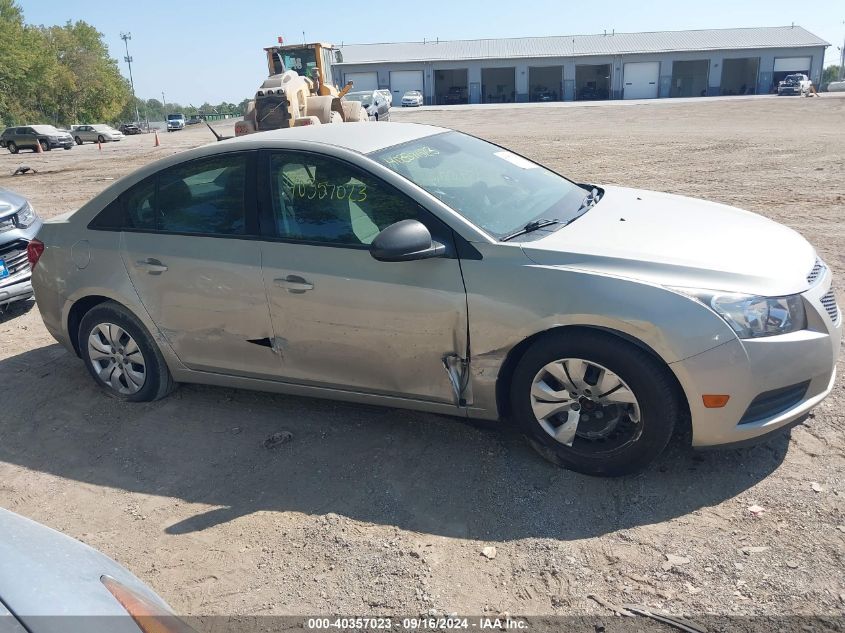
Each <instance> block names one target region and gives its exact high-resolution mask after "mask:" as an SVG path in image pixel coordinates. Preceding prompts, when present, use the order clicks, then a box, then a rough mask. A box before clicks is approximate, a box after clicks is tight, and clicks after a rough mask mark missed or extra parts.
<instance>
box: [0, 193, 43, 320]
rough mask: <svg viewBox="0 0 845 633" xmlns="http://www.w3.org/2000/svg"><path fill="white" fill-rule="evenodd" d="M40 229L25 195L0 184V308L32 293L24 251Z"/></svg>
mask: <svg viewBox="0 0 845 633" xmlns="http://www.w3.org/2000/svg"><path fill="white" fill-rule="evenodd" d="M40 228H41V218H39V217H38V214H37V213H36V212H35V210H34V209H33V208H32V205H30V204H29V202H27V200H26V198H24V197H23V196H20V195H18V194H16V193H15V192H14V191H9V190H8V189H3V188H2V187H0V307H2V306H5V305H8V304H10V303H12V302H13V301H20V300H22V299H29V298H30V297H31V296H32V284H31V283H30V277H31V275H30V269H29V261H28V259H27V254H26V251H27V247H28V246H29V242H30V240H31V239H32V238H34V237H35V234H36V233H37V232H38V230H39V229H40Z"/></svg>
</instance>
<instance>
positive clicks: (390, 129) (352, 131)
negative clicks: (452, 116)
mask: <svg viewBox="0 0 845 633" xmlns="http://www.w3.org/2000/svg"><path fill="white" fill-rule="evenodd" d="M449 131H450V130H448V129H446V128H442V127H435V126H433V125H421V124H419V123H337V124H328V125H305V126H302V127H293V128H288V129H286V130H272V131H270V132H257V133H255V134H248V135H247V136H240V137H238V138H234V139H229V140H226V141H223V142H221V143H218V144H217V145H218V146H223V145H238V144H244V145H246V144H248V143H249V144H252V143H261V142H262V141H263V142H266V143H267V144H268V145H272V144H273V143H274V142H276V141H305V142H310V143H320V144H324V145H333V146H335V147H343V148H345V149H348V150H351V151H353V152H358V153H360V154H369V153H370V152H375V151H378V150H380V149H385V148H387V147H392V146H394V145H399V144H401V143H407V142H408V141H414V140H417V139H420V138H425V137H426V136H433V135H434V134H441V133H442V132H449Z"/></svg>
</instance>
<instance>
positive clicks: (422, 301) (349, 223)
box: [260, 152, 467, 403]
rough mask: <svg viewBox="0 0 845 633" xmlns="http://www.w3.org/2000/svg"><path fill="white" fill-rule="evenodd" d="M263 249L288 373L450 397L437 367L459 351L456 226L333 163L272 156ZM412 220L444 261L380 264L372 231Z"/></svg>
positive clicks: (265, 167) (445, 376)
mask: <svg viewBox="0 0 845 633" xmlns="http://www.w3.org/2000/svg"><path fill="white" fill-rule="evenodd" d="M260 170H261V172H260V173H262V174H263V175H264V177H265V178H266V179H267V182H266V183H265V186H264V187H263V188H262V191H263V193H264V195H265V198H264V202H265V204H264V207H265V208H264V212H263V215H262V224H263V225H264V226H267V227H268V228H269V233H270V234H271V235H272V236H274V237H275V239H273V238H269V239H268V240H267V241H265V242H264V243H263V244H262V253H263V255H262V260H263V272H264V281H265V285H266V286H267V291H268V296H269V300H270V310H271V314H272V319H273V329H274V333H275V338H274V341H273V347H274V348H275V350H276V351H277V353H278V354H279V358H280V361H281V369H280V372H281V375H282V377H283V378H284V379H285V380H289V381H294V382H298V383H304V384H316V385H320V386H326V387H331V388H338V389H347V390H354V391H363V392H371V393H379V394H384V395H390V396H400V397H407V398H414V399H420V400H427V401H434V402H442V403H456V402H457V401H458V398H457V396H456V393H455V390H454V389H453V385H452V381H451V380H450V375H449V373H448V372H447V369H446V367H445V365H444V361H445V362H446V364H450V363H451V364H452V366H454V363H455V362H456V361H457V362H459V360H458V359H460V358H463V357H464V355H465V351H466V331H467V321H466V319H467V314H466V296H465V291H464V285H463V279H462V276H461V271H460V266H459V263H458V259H457V258H456V257H455V256H454V246H453V244H452V233H451V231H450V230H449V229H448V227H445V226H444V225H442V224H440V223H438V222H437V220H435V219H434V218H432V217H431V216H430V215H429V214H428V213H427V212H426V211H425V210H423V209H422V208H421V207H420V206H419V205H417V204H416V203H415V202H413V201H412V200H410V199H409V198H407V197H406V196H404V195H402V194H401V193H399V192H398V191H396V190H395V189H393V188H392V187H390V186H389V185H387V184H385V183H383V182H381V181H379V180H377V179H376V178H374V177H373V176H372V175H370V174H368V173H366V172H364V171H362V170H359V169H358V168H356V167H353V166H351V165H350V164H348V163H345V162H342V161H340V160H337V159H334V158H330V157H326V156H318V155H315V154H309V153H304V152H301V153H300V152H273V153H270V152H267V153H266V154H263V155H262V165H261V167H260ZM407 218H416V219H419V220H420V221H422V222H424V223H425V224H427V225H428V226H429V229H430V230H431V231H432V233H433V234H434V236H435V238H438V239H439V240H440V241H443V242H444V243H447V244H448V249H447V250H448V255H447V256H445V257H442V258H435V259H427V260H419V261H408V262H393V263H388V262H379V261H376V260H375V259H374V258H373V257H372V256H371V255H370V252H369V244H370V243H371V242H372V241H373V239H374V238H375V237H376V235H378V233H379V232H380V231H381V230H382V229H384V228H386V227H387V226H389V225H390V224H393V223H395V222H397V221H399V220H402V219H407Z"/></svg>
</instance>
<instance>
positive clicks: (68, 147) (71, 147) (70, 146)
mask: <svg viewBox="0 0 845 633" xmlns="http://www.w3.org/2000/svg"><path fill="white" fill-rule="evenodd" d="M65 149H73V145H68V146H67V147H65Z"/></svg>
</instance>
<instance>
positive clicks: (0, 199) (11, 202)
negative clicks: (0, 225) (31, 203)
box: [0, 187, 26, 219]
mask: <svg viewBox="0 0 845 633" xmlns="http://www.w3.org/2000/svg"><path fill="white" fill-rule="evenodd" d="M24 204H26V198H24V197H23V196H21V195H18V194H16V193H15V192H14V191H9V190H8V189H3V187H0V219H2V218H6V217H9V216H10V215H12V214H13V213H15V212H16V211H17V210H18V209H20V208H21V207H22V206H23V205H24Z"/></svg>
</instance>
